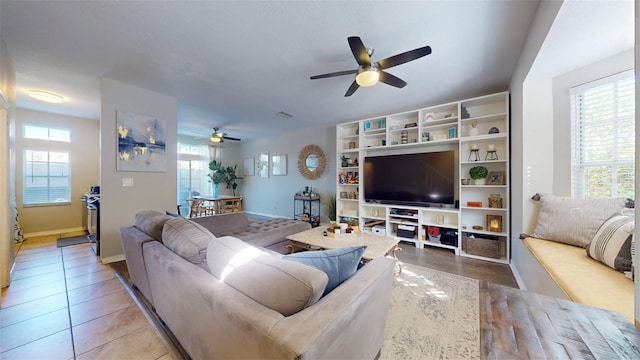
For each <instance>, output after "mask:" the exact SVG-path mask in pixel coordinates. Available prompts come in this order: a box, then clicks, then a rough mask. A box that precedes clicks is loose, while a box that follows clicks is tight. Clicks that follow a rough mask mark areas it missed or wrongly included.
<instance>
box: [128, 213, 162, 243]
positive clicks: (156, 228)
mask: <svg viewBox="0 0 640 360" xmlns="http://www.w3.org/2000/svg"><path fill="white" fill-rule="evenodd" d="M169 219H171V217H170V216H168V215H165V214H162V213H159V212H157V211H154V210H144V211H141V212H139V213H137V214H136V217H135V220H134V221H133V224H134V226H135V227H137V228H138V229H139V230H140V231H142V232H144V233H146V234H147V235H149V236H151V237H152V238H154V239H156V240H158V241H162V228H163V227H164V224H165V223H166V222H167V221H168V220H169Z"/></svg>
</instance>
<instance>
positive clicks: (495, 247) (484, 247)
mask: <svg viewBox="0 0 640 360" xmlns="http://www.w3.org/2000/svg"><path fill="white" fill-rule="evenodd" d="M463 244H464V251H465V252H466V253H467V254H471V255H478V256H484V257H490V258H494V259H498V258H500V241H499V240H493V239H486V238H481V237H469V234H467V233H465V234H464V235H463Z"/></svg>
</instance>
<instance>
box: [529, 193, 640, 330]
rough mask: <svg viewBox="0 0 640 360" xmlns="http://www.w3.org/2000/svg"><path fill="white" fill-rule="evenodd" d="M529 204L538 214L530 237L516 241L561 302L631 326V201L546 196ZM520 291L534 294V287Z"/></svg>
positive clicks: (632, 299)
mask: <svg viewBox="0 0 640 360" xmlns="http://www.w3.org/2000/svg"><path fill="white" fill-rule="evenodd" d="M532 200H534V201H537V202H539V204H540V209H539V210H540V211H539V213H538V219H537V223H536V227H535V229H534V231H533V233H532V234H531V235H530V236H529V235H523V236H522V237H521V238H522V241H523V243H524V245H525V246H526V247H527V249H528V250H529V251H530V252H531V254H532V255H533V257H534V258H535V259H536V260H537V262H538V263H539V265H540V266H541V267H542V268H544V271H546V272H547V273H548V274H549V276H550V277H551V279H552V280H553V281H554V282H555V283H556V285H557V286H558V288H560V290H561V291H562V292H563V293H564V294H565V295H566V298H567V299H569V300H571V301H575V302H577V303H581V304H584V305H589V306H595V307H599V308H603V309H607V310H612V311H616V312H618V313H621V314H622V315H624V316H625V317H626V318H627V319H629V320H630V321H631V322H633V321H634V282H633V280H631V277H632V272H633V262H632V254H631V248H632V243H633V242H632V234H633V230H634V223H633V217H632V216H629V215H630V213H632V212H633V210H631V209H630V208H633V207H634V203H633V201H632V200H629V199H625V198H606V199H573V198H569V197H563V196H556V195H551V194H536V195H535V196H534V197H532ZM532 265H533V264H532ZM532 269H533V268H532ZM525 285H526V286H527V288H528V290H531V291H535V292H540V291H539V289H538V288H537V284H525Z"/></svg>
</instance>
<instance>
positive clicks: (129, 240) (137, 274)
mask: <svg viewBox="0 0 640 360" xmlns="http://www.w3.org/2000/svg"><path fill="white" fill-rule="evenodd" d="M120 241H121V243H122V251H123V252H124V258H125V260H126V262H127V269H128V270H129V276H130V277H131V282H132V283H133V285H135V287H137V288H138V290H140V292H141V293H142V295H144V297H145V298H147V301H149V303H151V305H153V297H152V295H151V288H150V287H149V278H148V276H147V269H146V267H145V264H144V257H143V256H142V246H143V245H144V243H147V242H150V241H157V240H156V239H154V238H152V237H151V236H149V235H148V234H146V233H145V232H143V231H141V230H139V229H138V228H137V227H135V226H125V227H121V228H120Z"/></svg>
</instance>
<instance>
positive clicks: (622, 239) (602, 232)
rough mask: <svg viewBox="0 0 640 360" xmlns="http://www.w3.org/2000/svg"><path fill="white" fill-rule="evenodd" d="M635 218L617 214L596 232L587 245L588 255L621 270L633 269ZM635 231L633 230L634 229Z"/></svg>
mask: <svg viewBox="0 0 640 360" xmlns="http://www.w3.org/2000/svg"><path fill="white" fill-rule="evenodd" d="M630 229H633V218H631V217H629V216H625V215H622V214H615V215H613V216H611V217H610V218H608V219H607V220H606V221H605V222H604V223H603V224H602V226H600V228H599V229H598V232H596V235H595V236H594V238H593V240H592V241H591V243H590V244H589V246H588V247H587V255H589V256H590V257H591V258H593V259H595V260H598V261H600V262H601V263H603V264H605V265H607V266H609V267H610V268H613V269H616V270H618V271H620V272H625V271H630V270H631V265H632V264H631V239H632V238H633V233H632V232H629V230H630ZM632 231H633V230H632Z"/></svg>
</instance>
